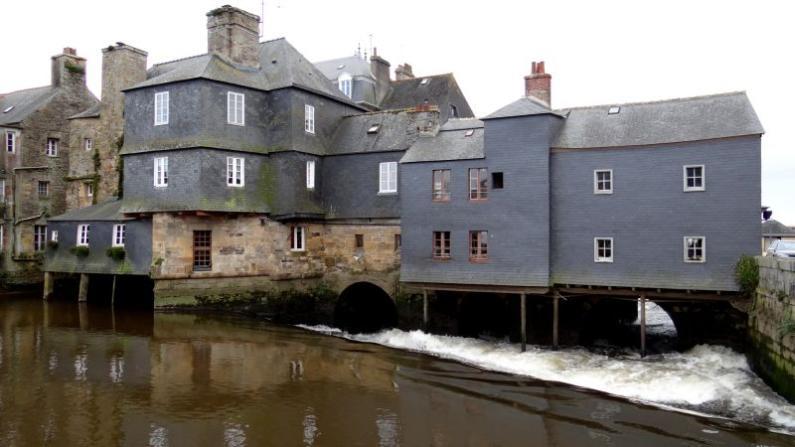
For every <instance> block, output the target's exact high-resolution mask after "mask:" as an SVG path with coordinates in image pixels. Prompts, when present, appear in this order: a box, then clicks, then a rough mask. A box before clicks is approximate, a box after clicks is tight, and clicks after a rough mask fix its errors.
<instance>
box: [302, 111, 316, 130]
mask: <svg viewBox="0 0 795 447" xmlns="http://www.w3.org/2000/svg"><path fill="white" fill-rule="evenodd" d="M304 131H305V132H306V133H311V134H313V135H314V133H315V106H312V105H309V104H304Z"/></svg>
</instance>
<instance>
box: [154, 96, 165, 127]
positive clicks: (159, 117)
mask: <svg viewBox="0 0 795 447" xmlns="http://www.w3.org/2000/svg"><path fill="white" fill-rule="evenodd" d="M163 124H168V92H157V93H155V126H161V125H163Z"/></svg>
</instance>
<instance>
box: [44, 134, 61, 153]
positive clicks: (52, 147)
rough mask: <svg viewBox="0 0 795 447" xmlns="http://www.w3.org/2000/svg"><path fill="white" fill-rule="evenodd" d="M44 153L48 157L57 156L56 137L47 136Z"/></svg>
mask: <svg viewBox="0 0 795 447" xmlns="http://www.w3.org/2000/svg"><path fill="white" fill-rule="evenodd" d="M45 153H46V154H47V156H48V157H57V156H58V139H57V138H47V147H46V150H45Z"/></svg>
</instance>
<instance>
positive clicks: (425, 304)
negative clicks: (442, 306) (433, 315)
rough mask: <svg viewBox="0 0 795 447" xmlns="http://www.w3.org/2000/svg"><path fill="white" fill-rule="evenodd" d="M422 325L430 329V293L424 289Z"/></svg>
mask: <svg viewBox="0 0 795 447" xmlns="http://www.w3.org/2000/svg"><path fill="white" fill-rule="evenodd" d="M422 325H423V327H424V328H425V329H428V291H427V290H425V289H422Z"/></svg>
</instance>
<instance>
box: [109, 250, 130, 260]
mask: <svg viewBox="0 0 795 447" xmlns="http://www.w3.org/2000/svg"><path fill="white" fill-rule="evenodd" d="M105 254H107V255H108V257H109V258H111V259H113V260H114V261H123V260H124V257H125V256H127V252H126V251H125V250H124V247H109V248H108V249H107V250H105Z"/></svg>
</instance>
